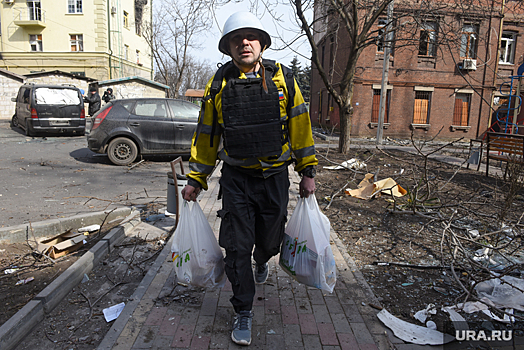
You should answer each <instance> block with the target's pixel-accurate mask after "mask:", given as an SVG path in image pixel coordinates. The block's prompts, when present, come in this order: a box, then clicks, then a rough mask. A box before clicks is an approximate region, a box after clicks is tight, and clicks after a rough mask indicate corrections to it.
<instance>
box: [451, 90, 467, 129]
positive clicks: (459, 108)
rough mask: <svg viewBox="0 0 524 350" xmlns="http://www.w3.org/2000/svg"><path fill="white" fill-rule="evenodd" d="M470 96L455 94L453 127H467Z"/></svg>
mask: <svg viewBox="0 0 524 350" xmlns="http://www.w3.org/2000/svg"><path fill="white" fill-rule="evenodd" d="M470 101H471V94H461V93H457V94H455V109H454V111H453V125H455V126H468V125H469V107H470Z"/></svg>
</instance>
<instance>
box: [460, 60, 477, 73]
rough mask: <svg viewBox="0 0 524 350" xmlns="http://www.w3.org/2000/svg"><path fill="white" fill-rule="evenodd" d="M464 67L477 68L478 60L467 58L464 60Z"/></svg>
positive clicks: (468, 68)
mask: <svg viewBox="0 0 524 350" xmlns="http://www.w3.org/2000/svg"><path fill="white" fill-rule="evenodd" d="M462 69H467V70H477V60H474V59H471V58H466V59H464V61H462Z"/></svg>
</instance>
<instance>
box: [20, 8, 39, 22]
mask: <svg viewBox="0 0 524 350" xmlns="http://www.w3.org/2000/svg"><path fill="white" fill-rule="evenodd" d="M17 10H18V15H15V17H16V18H15V20H19V21H41V22H44V23H45V11H44V10H42V9H41V8H38V7H28V8H19V9H17Z"/></svg>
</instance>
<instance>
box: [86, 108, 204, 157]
mask: <svg viewBox="0 0 524 350" xmlns="http://www.w3.org/2000/svg"><path fill="white" fill-rule="evenodd" d="M199 112H200V107H198V106H197V105H195V104H193V103H190V102H187V101H182V100H175V99H168V98H134V99H122V100H112V101H110V102H109V103H107V104H106V105H105V106H104V107H102V109H101V110H100V111H98V112H97V113H96V114H95V115H94V116H93V122H92V123H93V124H92V128H91V131H90V132H89V134H88V135H87V145H88V147H89V149H90V150H91V151H93V152H97V153H107V155H108V157H109V159H110V160H111V162H113V163H114V164H116V165H129V164H131V163H132V162H133V161H135V159H136V158H137V156H138V155H139V154H142V155H160V154H181V155H187V154H190V153H191V139H192V137H193V134H194V132H195V130H196V126H197V123H198V116H199Z"/></svg>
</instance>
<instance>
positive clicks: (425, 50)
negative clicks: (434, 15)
mask: <svg viewBox="0 0 524 350" xmlns="http://www.w3.org/2000/svg"><path fill="white" fill-rule="evenodd" d="M436 53H437V23H435V22H425V23H422V24H421V26H420V41H419V47H418V55H419V56H431V57H435V55H436Z"/></svg>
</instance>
